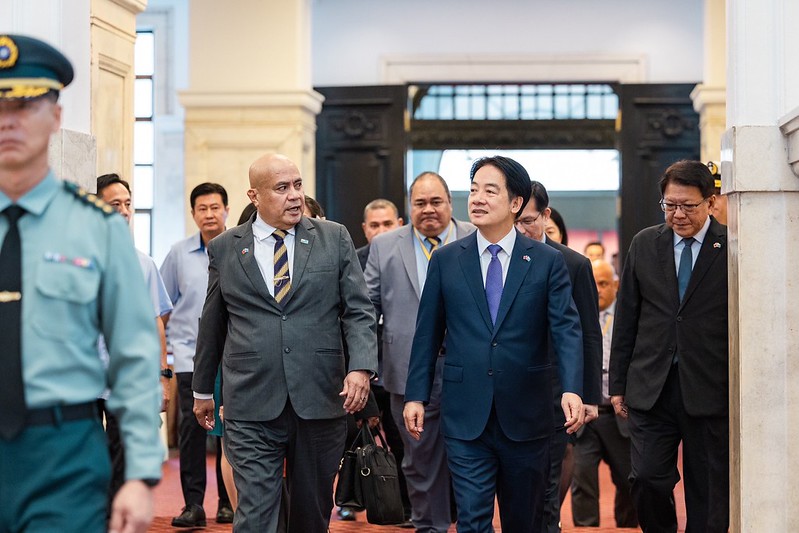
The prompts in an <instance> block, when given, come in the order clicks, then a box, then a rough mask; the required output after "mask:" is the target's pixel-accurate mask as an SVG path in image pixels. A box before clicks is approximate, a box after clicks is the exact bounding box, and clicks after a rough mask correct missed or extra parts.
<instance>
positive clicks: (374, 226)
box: [353, 198, 413, 527]
mask: <svg viewBox="0 0 799 533" xmlns="http://www.w3.org/2000/svg"><path fill="white" fill-rule="evenodd" d="M402 224H403V221H402V217H401V216H399V210H398V209H397V206H396V205H394V202H392V201H391V200H386V199H384V198H377V199H375V200H372V201H371V202H369V203H368V204H366V207H364V209H363V223H362V224H361V228H362V229H363V234H364V236H365V237H366V245H364V246H361V247H360V248H358V249H357V250H355V251H356V252H357V253H358V261H360V262H361V268H363V269H364V271H366V262H367V260H368V259H369V248H370V245H371V242H372V239H373V238H374V237H376V236H378V235H380V234H381V233H386V232H389V231H391V230H394V229H397V228H398V227H400V226H402ZM377 367H378V372H377V375H378V378H377V380H376V381H374V382H373V383H372V393H373V394H374V397H375V401H376V402H377V407H378V411H379V413H380V420H381V422H382V424H381V425H382V428H383V432H384V433H385V435H386V443H387V444H388V446H389V449H390V450H391V453H393V454H394V458H395V459H396V460H397V465H400V466H401V465H402V460H403V458H404V456H405V448H404V446H403V444H402V437H400V429H399V428H398V427H397V424H396V422H395V421H394V417H393V416H391V395H390V394H389V392H388V391H386V389H385V388H384V387H383V315H382V314H381V315H379V316H377ZM397 477H398V478H399V484H400V495H401V496H402V504H403V506H404V507H405V517H406V521H405V523H403V524H402V526H403V527H413V523H412V522H411V521H410V517H411V501H410V498H409V496H408V486H407V482H406V481H405V474H404V472H403V470H402V468H401V467H400V468H398V469H397ZM353 518H354V517H353Z"/></svg>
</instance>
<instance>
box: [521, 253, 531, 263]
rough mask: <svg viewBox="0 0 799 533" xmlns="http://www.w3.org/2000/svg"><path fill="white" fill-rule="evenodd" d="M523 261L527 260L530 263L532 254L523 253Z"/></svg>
mask: <svg viewBox="0 0 799 533" xmlns="http://www.w3.org/2000/svg"><path fill="white" fill-rule="evenodd" d="M522 261H527V262H528V263H529V262H530V256H529V255H523V256H522Z"/></svg>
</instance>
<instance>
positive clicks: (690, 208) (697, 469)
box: [608, 160, 730, 533]
mask: <svg viewBox="0 0 799 533" xmlns="http://www.w3.org/2000/svg"><path fill="white" fill-rule="evenodd" d="M659 185H660V193H661V201H660V206H661V209H662V210H663V212H664V215H665V219H666V220H665V223H664V224H660V225H657V226H652V227H649V228H646V229H644V230H642V231H640V232H639V233H638V234H637V235H636V236H635V237H634V238H633V240H632V243H631V244H630V250H629V252H628V253H627V258H626V260H625V264H624V271H623V272H622V276H621V285H620V287H619V292H618V296H617V300H616V314H615V318H614V324H613V343H612V345H611V353H610V373H609V383H608V389H609V394H610V401H611V403H612V404H613V407H614V409H615V411H616V414H619V415H621V416H622V417H625V418H628V419H629V421H630V442H631V459H632V474H631V475H630V479H631V481H632V496H633V501H634V502H635V507H636V511H637V513H638V520H639V522H640V524H641V528H642V529H643V530H644V531H645V532H648V531H676V529H677V514H676V510H675V507H674V494H673V492H674V486H675V485H676V484H677V482H678V481H679V480H680V474H679V472H678V470H677V455H678V448H679V446H680V443H682V458H683V478H682V479H683V483H684V486H685V507H686V511H687V515H686V517H687V523H686V527H685V530H686V531H702V532H707V533H714V532H719V533H722V532H726V531H727V529H728V526H729V520H730V518H729V515H730V512H729V509H730V493H729V491H730V488H729V469H730V457H729V436H730V431H729V426H730V424H729V337H728V322H727V321H728V301H727V294H728V290H727V227H726V226H724V225H723V224H720V223H719V222H718V221H716V220H715V219H714V218H713V217H712V216H711V215H710V213H711V211H712V210H713V206H714V203H715V199H716V197H715V195H714V194H713V192H714V187H713V185H714V184H713V175H712V174H711V172H710V170H709V169H708V168H707V166H706V165H704V164H702V163H700V162H699V161H686V160H683V161H678V162H676V163H674V164H672V165H671V166H669V167H668V168H667V169H666V171H665V172H664V173H663V176H662V177H661V179H660V183H659Z"/></svg>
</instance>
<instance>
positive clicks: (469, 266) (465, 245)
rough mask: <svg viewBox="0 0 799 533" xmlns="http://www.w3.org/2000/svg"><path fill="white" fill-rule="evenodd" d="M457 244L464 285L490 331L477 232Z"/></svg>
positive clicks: (489, 316) (492, 326)
mask: <svg viewBox="0 0 799 533" xmlns="http://www.w3.org/2000/svg"><path fill="white" fill-rule="evenodd" d="M458 244H459V245H460V247H461V253H460V255H459V256H458V261H459V262H460V265H461V270H462V271H463V277H464V278H465V279H466V286H467V287H469V290H470V291H471V293H472V297H473V298H474V301H475V303H476V304H477V309H479V310H480V314H481V315H482V317H483V320H484V321H485V324H486V326H487V327H488V329H489V331H492V330H493V329H494V325H493V324H492V323H491V313H489V312H488V301H487V300H486V292H485V287H484V286H483V271H482V270H481V268H480V256H479V254H478V253H477V232H475V233H472V234H471V235H469V236H468V237H467V238H465V239H462V240H460V241H458ZM504 297H505V295H504V291H503V298H504ZM501 307H502V303H501V302H500V309H501Z"/></svg>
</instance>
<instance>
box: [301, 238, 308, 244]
mask: <svg viewBox="0 0 799 533" xmlns="http://www.w3.org/2000/svg"><path fill="white" fill-rule="evenodd" d="M300 242H301V243H302V244H308V239H300Z"/></svg>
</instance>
